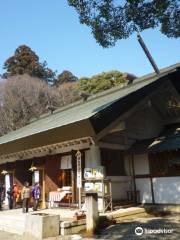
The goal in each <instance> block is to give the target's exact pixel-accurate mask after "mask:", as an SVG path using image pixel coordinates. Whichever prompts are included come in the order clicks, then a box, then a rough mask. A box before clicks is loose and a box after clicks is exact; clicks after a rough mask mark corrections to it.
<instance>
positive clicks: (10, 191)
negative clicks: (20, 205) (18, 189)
mask: <svg viewBox="0 0 180 240" xmlns="http://www.w3.org/2000/svg"><path fill="white" fill-rule="evenodd" d="M7 198H8V206H9V209H12V208H13V188H12V187H9V188H8V190H7Z"/></svg>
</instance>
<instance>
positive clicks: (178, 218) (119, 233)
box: [0, 214, 180, 240]
mask: <svg viewBox="0 0 180 240" xmlns="http://www.w3.org/2000/svg"><path fill="white" fill-rule="evenodd" d="M137 227H141V228H142V229H139V231H138V233H139V234H140V233H141V232H142V231H143V234H142V235H136V234H135V229H136V228H137ZM152 230H159V231H169V233H151V234H150V233H149V232H148V233H147V231H152ZM0 239H1V240H23V237H22V236H19V235H16V234H11V233H7V232H2V231H0ZM60 239H65V240H67V239H72V240H79V239H84V240H86V239H89V240H90V239H91V240H97V239H108V240H116V239H122V240H137V239H143V240H145V239H146V240H149V239H150V240H151V239H157V240H179V239H180V215H177V214H176V215H170V216H166V217H156V218H137V219H136V220H134V221H127V222H123V223H119V224H116V225H111V226H109V227H108V228H106V229H104V230H102V231H101V232H100V233H99V234H98V235H97V236H95V237H94V238H87V237H82V236H80V235H72V236H69V237H65V238H62V237H56V238H48V239H46V240H60Z"/></svg>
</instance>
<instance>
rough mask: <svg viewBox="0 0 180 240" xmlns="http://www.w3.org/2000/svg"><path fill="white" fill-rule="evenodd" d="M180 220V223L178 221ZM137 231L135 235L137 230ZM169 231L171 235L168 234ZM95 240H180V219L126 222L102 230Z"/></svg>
mask: <svg viewBox="0 0 180 240" xmlns="http://www.w3.org/2000/svg"><path fill="white" fill-rule="evenodd" d="M178 220H179V221H178ZM137 227H140V228H142V229H137V233H139V234H141V232H143V233H142V234H141V235H136V234H135V229H136V228H137ZM148 230H159V231H165V232H166V233H162V232H161V233H149V232H148ZM167 231H169V233H167ZM95 239H108V240H113V239H123V240H134V239H158V240H166V239H167V240H179V239H180V218H178V216H176V217H169V218H160V219H159V218H157V219H146V221H145V222H144V221H141V220H140V221H138V220H134V221H132V222H124V223H119V224H116V225H111V226H109V227H107V228H106V229H105V230H102V231H101V232H100V233H99V234H98V235H96V237H95Z"/></svg>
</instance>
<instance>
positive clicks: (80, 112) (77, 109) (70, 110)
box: [0, 64, 180, 144]
mask: <svg viewBox="0 0 180 240" xmlns="http://www.w3.org/2000/svg"><path fill="white" fill-rule="evenodd" d="M177 67H180V64H176V65H173V66H170V67H168V68H165V69H162V70H161V73H160V74H159V75H156V74H149V75H146V76H144V77H141V78H138V79H136V80H135V81H134V83H133V84H131V85H127V86H125V87H116V88H113V89H110V90H107V91H104V92H103V93H100V94H97V95H95V96H92V97H90V98H88V100H87V101H86V102H84V103H83V102H82V101H78V102H76V103H74V104H71V105H68V106H66V107H64V108H61V109H59V110H57V111H56V112H55V113H54V114H52V115H49V116H43V117H42V118H40V119H39V120H36V121H34V122H31V123H30V124H28V125H26V126H25V127H23V128H20V129H18V130H15V131H13V132H10V133H8V134H6V135H4V136H2V137H0V144H4V143H8V142H11V141H14V140H17V139H21V138H24V137H27V136H30V135H34V134H37V133H41V132H45V131H48V130H50V129H55V128H59V127H63V126H65V125H68V124H71V123H75V122H79V121H81V120H85V119H89V118H90V117H92V116H94V115H96V114H97V113H98V112H100V111H101V110H103V109H104V108H106V107H107V106H110V105H111V104H112V103H113V102H115V101H117V100H119V99H121V98H123V97H125V96H128V95H130V94H131V93H133V92H135V91H137V90H139V89H141V88H143V87H145V86H146V85H149V84H150V83H152V82H154V81H156V80H158V79H160V78H161V77H163V76H165V75H167V74H168V73H170V72H173V71H175V70H176V68H177Z"/></svg>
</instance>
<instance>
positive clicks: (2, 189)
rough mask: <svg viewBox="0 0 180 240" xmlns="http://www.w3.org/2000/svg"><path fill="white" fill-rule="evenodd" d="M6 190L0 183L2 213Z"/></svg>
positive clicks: (0, 209) (0, 207)
mask: <svg viewBox="0 0 180 240" xmlns="http://www.w3.org/2000/svg"><path fill="white" fill-rule="evenodd" d="M4 191H5V188H4V185H3V184H2V183H0V211H2V205H3V201H4V199H5V192H4Z"/></svg>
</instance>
